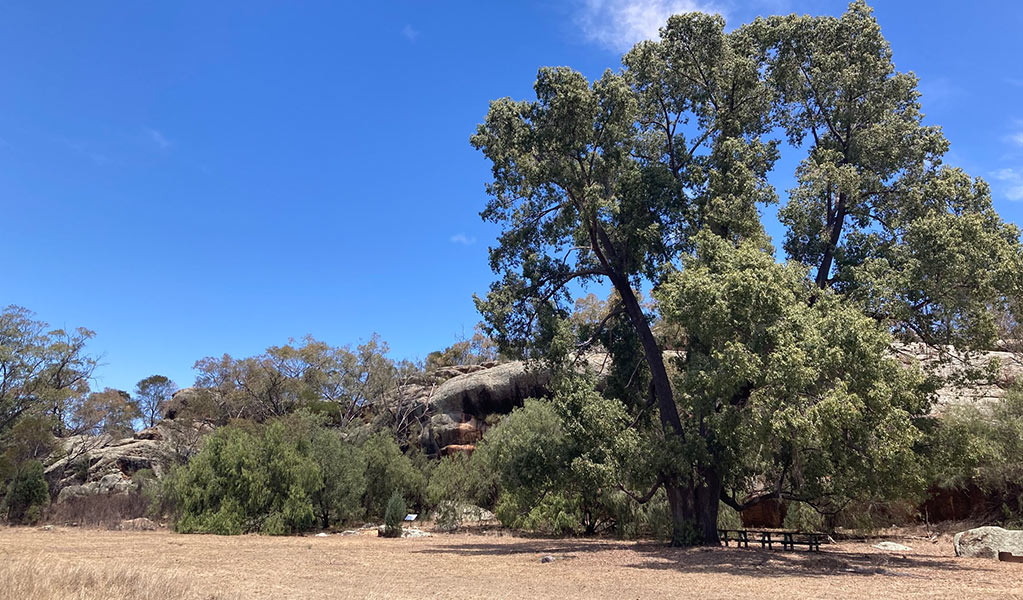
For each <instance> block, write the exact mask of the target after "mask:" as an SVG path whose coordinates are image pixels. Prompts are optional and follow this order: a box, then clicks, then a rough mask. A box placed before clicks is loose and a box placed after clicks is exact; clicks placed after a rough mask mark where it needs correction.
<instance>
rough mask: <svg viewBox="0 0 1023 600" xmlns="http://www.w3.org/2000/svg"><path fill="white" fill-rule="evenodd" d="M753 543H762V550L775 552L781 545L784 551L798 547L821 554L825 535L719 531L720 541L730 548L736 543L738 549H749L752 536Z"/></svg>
mask: <svg viewBox="0 0 1023 600" xmlns="http://www.w3.org/2000/svg"><path fill="white" fill-rule="evenodd" d="M751 535H752V536H753V543H754V544H756V543H758V542H759V543H760V547H761V548H767V549H768V550H774V545H775V544H781V547H782V550H795V549H796V546H806V549H807V550H808V551H810V552H820V549H821V540H822V539H824V537H825V534H823V533H816V532H803V531H771V530H769V529H719V530H718V541H719V543H724V545H725V546H728V544H729V542H732V541H734V542H735V545H736V547H743V548H749V544H750V536H751Z"/></svg>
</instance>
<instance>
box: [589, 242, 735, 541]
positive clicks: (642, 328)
mask: <svg viewBox="0 0 1023 600" xmlns="http://www.w3.org/2000/svg"><path fill="white" fill-rule="evenodd" d="M595 229H596V228H595ZM598 237H600V238H601V239H603V240H604V242H605V245H606V246H607V247H608V248H607V249H608V250H611V251H613V247H612V245H611V243H610V240H609V239H608V238H607V235H606V234H605V233H604V232H602V231H600V230H599V229H596V230H595V231H594V232H592V235H591V238H593V240H594V246H595V247H596V238H598ZM597 254H598V257H599V258H600V260H601V263H602V265H603V267H604V268H605V270H606V271H607V272H608V276H609V279H610V280H611V283H612V285H614V287H615V290H616V291H617V292H618V295H619V296H620V297H621V299H622V304H623V306H624V307H625V312H626V314H628V315H629V320H630V321H631V322H632V326H633V328H634V329H635V331H636V334H637V335H638V336H639V339H640V342H641V343H642V345H643V355H644V358H645V359H646V363H647V367H649V369H650V376H651V379H652V383H653V387H654V395H655V396H656V398H657V412H658V414H659V416H660V419H661V425H662V427H663V429H664V435H666V436H671V435H675V436H678V438H679V439H684V438H685V430H684V429H683V428H682V420H681V418H680V417H679V413H678V407H677V406H676V405H675V396H674V392H673V391H672V389H671V381H670V380H669V379H668V370H667V368H666V367H665V365H664V355H663V354H662V352H661V347H660V346H659V345H658V344H657V339H656V338H655V337H654V334H653V331H651V330H650V323H649V322H647V318H646V315H645V314H644V313H643V307H641V306H640V305H639V300H638V299H637V298H636V294H635V292H634V291H633V289H632V286H631V285H630V283H629V279H628V277H626V276H624V275H622V274H621V273H620V272H618V271H617V270H616V269H615V268H614V265H613V264H612V263H611V261H609V260H608V259H607V257H606V256H605V255H604V254H603V253H601V252H598V253H597ZM692 473H693V467H692V466H691V465H682V468H681V469H680V470H679V471H677V472H676V473H664V474H662V477H663V478H664V481H665V483H664V489H665V492H666V493H667V496H668V506H669V507H670V509H671V521H672V533H671V545H672V546H687V545H693V544H712V543H715V544H716V543H717V541H718V537H717V514H718V500H719V498H720V495H721V477H720V475H718V473H717V470H716V469H708V470H707V471H706V472H705V473H701V475H702V478H701V481H695V480H694V479H693V477H694V475H693V474H692ZM708 475H709V476H708Z"/></svg>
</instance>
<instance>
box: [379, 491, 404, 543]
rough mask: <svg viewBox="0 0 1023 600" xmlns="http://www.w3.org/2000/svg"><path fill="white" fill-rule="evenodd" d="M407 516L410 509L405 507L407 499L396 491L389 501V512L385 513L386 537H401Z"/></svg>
mask: <svg viewBox="0 0 1023 600" xmlns="http://www.w3.org/2000/svg"><path fill="white" fill-rule="evenodd" d="M406 514H408V508H407V507H406V506H405V498H404V497H403V496H402V495H401V492H399V491H398V490H395V491H394V493H393V494H391V497H390V498H389V499H388V500H387V510H386V511H385V512H384V537H401V526H402V523H404V522H405V515H406Z"/></svg>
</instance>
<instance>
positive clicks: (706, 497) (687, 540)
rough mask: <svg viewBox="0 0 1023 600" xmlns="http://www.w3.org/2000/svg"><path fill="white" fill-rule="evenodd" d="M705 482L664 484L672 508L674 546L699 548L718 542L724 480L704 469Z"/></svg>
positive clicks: (713, 471)
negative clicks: (719, 514)
mask: <svg viewBox="0 0 1023 600" xmlns="http://www.w3.org/2000/svg"><path fill="white" fill-rule="evenodd" d="M701 475H702V480H700V481H696V480H695V479H694V478H693V477H688V478H686V479H688V481H685V482H681V483H680V482H679V481H677V480H676V481H672V482H669V483H665V485H664V490H665V492H666V493H667V496H668V506H669V508H670V509H671V545H672V546H698V545H705V544H717V543H718V506H719V504H718V502H719V501H720V498H721V477H720V476H719V475H718V474H717V471H716V470H714V469H708V470H704V471H703V472H702V473H701Z"/></svg>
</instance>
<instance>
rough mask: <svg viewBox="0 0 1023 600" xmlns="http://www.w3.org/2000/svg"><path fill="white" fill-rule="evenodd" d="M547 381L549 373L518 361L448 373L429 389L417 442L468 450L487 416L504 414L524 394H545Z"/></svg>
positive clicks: (433, 448)
mask: <svg viewBox="0 0 1023 600" xmlns="http://www.w3.org/2000/svg"><path fill="white" fill-rule="evenodd" d="M549 382H550V374H549V373H547V372H546V371H543V370H541V369H535V368H534V369H531V368H529V367H528V366H527V364H526V363H524V362H518V361H517V362H509V363H504V364H499V365H494V366H490V367H489V368H479V369H473V370H471V371H470V372H467V373H463V374H459V375H456V376H454V377H450V378H448V379H446V380H444V381H443V382H441V383H440V384H438V385H436V386H435V387H433V388H432V389H431V390H430V393H429V399H428V406H429V410H428V414H429V417H428V421H427V423H426V426H425V427H424V428H423V433H422V435H421V436H420V444H421V445H422V447H423V449H424V450H425V451H426V452H427V453H429V454H434V455H436V454H450V453H451V452H450V451H447V450H445V449H446V448H448V447H457V449H458V450H459V451H471V450H472V448H473V447H474V444H475V443H476V442H477V441H479V440H480V438H482V437H483V433H484V432H485V431H486V429H487V427H488V421H487V417H489V416H491V415H506V414H508V413H510V412H511V411H512V409H514V408H516V407H518V406H522V403H523V401H524V400H525V399H526V398H539V397H542V396H544V395H546V394H547V385H548V383H549Z"/></svg>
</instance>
